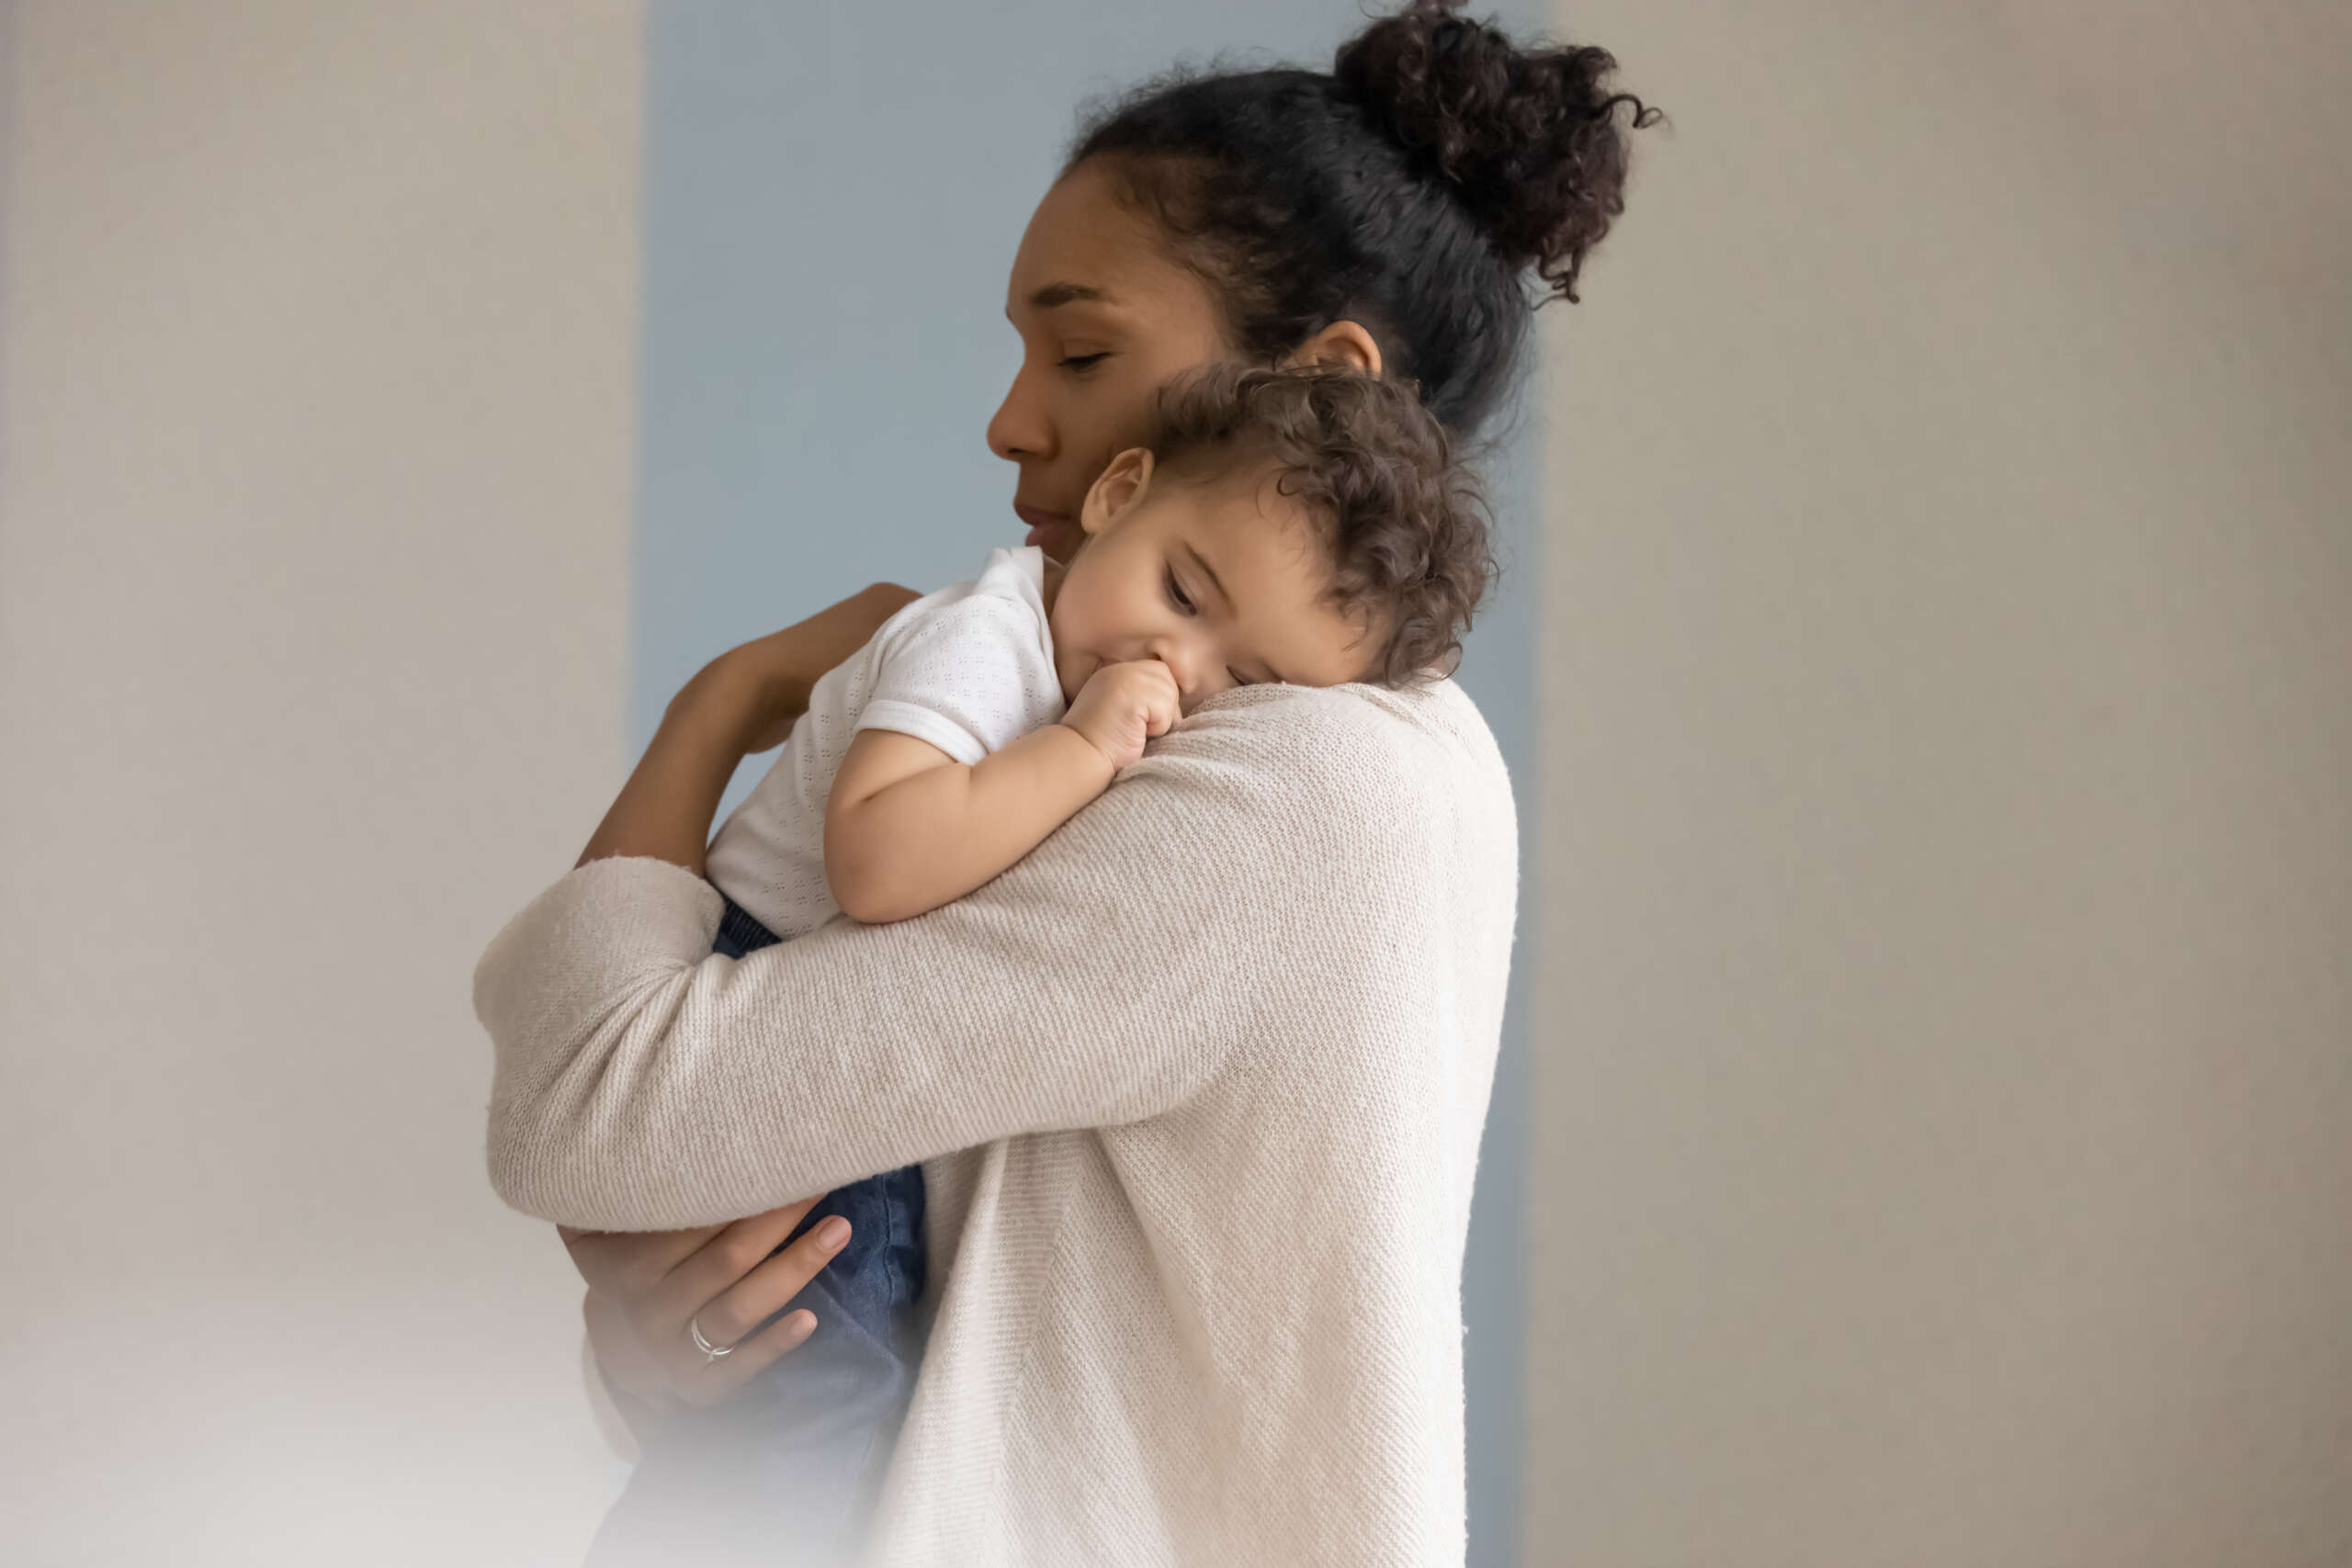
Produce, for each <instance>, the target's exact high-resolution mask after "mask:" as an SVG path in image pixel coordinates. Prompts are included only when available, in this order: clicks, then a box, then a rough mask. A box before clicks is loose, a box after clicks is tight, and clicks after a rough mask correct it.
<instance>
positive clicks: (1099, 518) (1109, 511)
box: [1078, 446, 1153, 534]
mask: <svg viewBox="0 0 2352 1568" xmlns="http://www.w3.org/2000/svg"><path fill="white" fill-rule="evenodd" d="M1152 468H1153V458H1152V455H1151V448H1150V447H1148V446H1130V447H1128V448H1127V449H1126V450H1125V451H1124V452H1122V453H1120V454H1119V455H1118V456H1117V457H1114V458H1112V459H1111V460H1110V462H1108V463H1106V464H1104V465H1103V471H1102V472H1101V473H1100V474H1097V475H1096V476H1095V477H1094V483H1093V484H1092V485H1091V487H1089V489H1088V490H1087V492H1086V504H1085V505H1084V506H1083V507H1081V508H1080V510H1079V514H1078V525H1079V526H1080V528H1082V529H1084V530H1085V531H1086V532H1087V533H1089V534H1097V533H1100V532H1102V531H1103V528H1104V527H1105V526H1106V525H1109V524H1112V523H1114V522H1116V521H1117V520H1118V519H1119V518H1120V517H1121V516H1123V515H1125V513H1128V512H1131V511H1133V510H1134V509H1135V507H1136V503H1137V502H1141V501H1142V500H1143V498H1144V496H1145V494H1146V493H1147V492H1148V491H1149V490H1150V489H1151V474H1152Z"/></svg>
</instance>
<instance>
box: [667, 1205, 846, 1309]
mask: <svg viewBox="0 0 2352 1568" xmlns="http://www.w3.org/2000/svg"><path fill="white" fill-rule="evenodd" d="M823 1197H824V1194H823V1193H821V1192H820V1193H819V1194H817V1196H816V1197H815V1198H803V1199H802V1200H801V1201H799V1202H797V1203H786V1205H785V1206H784V1207H783V1208H781V1209H770V1210H769V1211H768V1212H767V1213H764V1214H753V1215H752V1216H751V1217H750V1218H748V1219H741V1220H737V1221H736V1222H735V1223H734V1224H731V1225H726V1226H722V1227H721V1228H720V1229H719V1230H718V1231H717V1232H715V1233H714V1234H713V1235H711V1236H710V1237H709V1239H707V1240H706V1241H705V1242H704V1243H703V1244H702V1245H701V1246H700V1247H696V1248H695V1250H694V1251H693V1252H692V1253H690V1254H688V1255H687V1256H686V1257H684V1258H680V1259H679V1260H678V1261H677V1263H676V1264H674V1265H673V1267H672V1268H671V1269H670V1272H669V1274H668V1275H667V1276H666V1277H665V1278H664V1279H663V1280H662V1298H663V1301H664V1302H665V1303H667V1304H668V1305H669V1306H670V1308H671V1310H673V1311H674V1312H676V1313H678V1314H690V1313H695V1312H698V1311H700V1310H701V1309H702V1308H703V1307H704V1306H705V1305H707V1304H708V1303H709V1302H710V1301H711V1300H712V1299H713V1298H714V1297H717V1296H719V1295H722V1294H724V1293H725V1292H726V1291H727V1290H728V1289H729V1287H730V1286H732V1285H735V1284H737V1283H739V1282H740V1281H741V1280H742V1279H743V1278H744V1277H745V1276H746V1275H748V1274H750V1273H751V1272H752V1269H757V1268H758V1267H759V1266H760V1265H761V1264H763V1263H764V1262H766V1261H767V1258H768V1254H769V1253H771V1252H774V1251H775V1249H776V1248H777V1247H782V1246H783V1245H784V1238H785V1237H786V1236H788V1235H791V1234H792V1227H793V1226H795V1225H797V1224H799V1223H800V1222H801V1220H803V1219H804V1218H806V1217H807V1215H808V1213H809V1210H811V1209H813V1208H815V1207H816V1206H817V1204H818V1202H819V1201H820V1200H821V1199H822V1198H823ZM744 1326H745V1327H749V1326H751V1325H749V1324H746V1325H744Z"/></svg>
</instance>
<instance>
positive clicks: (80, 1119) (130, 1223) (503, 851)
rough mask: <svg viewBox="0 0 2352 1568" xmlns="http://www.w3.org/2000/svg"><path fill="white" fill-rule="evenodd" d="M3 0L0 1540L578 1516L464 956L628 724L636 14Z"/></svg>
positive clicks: (610, 9)
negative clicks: (492, 1148)
mask: <svg viewBox="0 0 2352 1568" xmlns="http://www.w3.org/2000/svg"><path fill="white" fill-rule="evenodd" d="M6 26H7V28H8V34H7V36H6V39H5V46H6V89H5V90H6V96H7V100H8V101H7V113H8V120H7V124H6V153H5V164H0V182H5V184H0V200H5V204H6V205H5V208H0V224H4V226H5V240H0V867H5V868H6V869H5V871H0V1064H5V1067H4V1068H0V1070H5V1077H6V1091H5V1093H0V1181H5V1184H6V1190H7V1191H8V1194H9V1198H8V1201H7V1203H6V1233H5V1237H0V1256H5V1258H6V1270H7V1277H8V1287H7V1290H6V1292H5V1297H6V1300H5V1303H0V1387H5V1389H6V1395H5V1398H0V1475H5V1477H6V1481H5V1483H0V1496H5V1498H6V1501H5V1502H4V1503H0V1559H5V1560H6V1561H7V1562H24V1563H32V1562H41V1563H49V1562H107V1563H115V1562H124V1563H128V1562H172V1563H220V1564H237V1565H244V1564H252V1563H260V1562H282V1563H334V1564H338V1565H342V1564H362V1563H386V1564H390V1563H401V1564H409V1563H452V1564H455V1563H465V1564H477V1563H479V1564H492V1563H497V1564H505V1563H537V1562H545V1563H569V1562H576V1561H577V1560H578V1557H579V1553H580V1551H581V1550H582V1547H583V1546H584V1544H585V1542H586V1540H587V1538H588V1534H589V1532H590V1530H591V1529H593V1528H594V1522H595V1520H596V1518H597V1517H598V1515H599V1514H600V1512H601V1510H602V1508H603V1506H604V1503H605V1499H606V1498H607V1497H608V1496H609V1495H610V1492H611V1490H612V1487H613V1485H614V1483H615V1481H616V1466H615V1464H614V1462H613V1461H610V1460H609V1459H608V1458H606V1457H605V1455H604V1453H603V1452H602V1450H600V1449H599V1448H598V1446H597V1443H596V1439H595V1437H594V1432H593V1429H592V1428H591V1427H589V1426H588V1425H587V1423H586V1421H585V1419H584V1417H583V1415H582V1406H581V1404H580V1401H579V1395H578V1393H577V1386H576V1382H575V1367H576V1362H575V1359H574V1358H575V1357H576V1354H577V1341H576V1339H575V1338H574V1337H573V1335H572V1332H571V1329H570V1328H569V1327H568V1326H567V1323H566V1320H565V1317H564V1315H563V1314H564V1310H565V1309H564V1307H563V1305H562V1303H564V1301H565V1300H566V1299H567V1298H568V1297H569V1296H570V1294H571V1291H572V1289H573V1286H572V1284H571V1274H570V1271H569V1269H568V1268H567V1266H566V1265H565V1263H564V1261H563V1259H562V1255H561V1252H560V1248H559V1247H557V1245H556V1243H555V1241H554V1239H553V1236H552V1235H551V1234H550V1233H548V1232H547V1231H546V1230H545V1229H544V1228H543V1227H539V1226H536V1225H533V1224H530V1223H529V1222H527V1221H525V1220H523V1219H521V1218H519V1217H518V1216H515V1215H514V1214H511V1213H507V1212H505V1211H504V1210H503V1209H502V1208H501V1207H500V1206H499V1205H498V1203H497V1201H495V1199H494V1198H493V1197H492V1194H491V1191H490V1189H489V1186H488V1184H487V1182H486V1180H485V1179H484V1177H483V1175H482V1170H481V1139H482V1127H483V1120H482V1110H483V1103H484V1100H485V1097H486V1092H487V1088H488V1053H487V1051H486V1049H485V1047H484V1043H483V1041H482V1039H481V1032H480V1030H479V1028H478V1027H477V1026H476V1024H475V1023H474V1021H473V1018H472V1013H471V1010H470V1007H469V999H468V981H469V974H470V971H471V966H472V964H473V959H474V956H475V954H476V953H477V952H478V951H479V950H480V948H481V944H482V942H484V941H486V940H487V939H488V937H489V935H490V934H491V932H492V931H493V930H495V929H496V926H497V923H498V922H499V921H500V920H501V919H503V918H504V917H505V915H507V914H509V913H511V912H512V910H513V909H514V908H515V907H516V906H517V904H518V903H519V901H520V900H521V899H522V898H524V897H528V895H529V894H530V892H532V891H534V890H536V888H537V886H540V885H542V884H543V883H544V882H545V881H546V880H548V878H549V876H550V875H551V874H553V872H554V871H555V870H557V869H560V868H561V867H562V866H565V865H568V864H570V863H571V856H572V855H573V854H574V853H575V852H577V848H578V844H577V841H576V840H578V838H579V836H580V835H581V834H582V831H583V829H582V824H583V823H588V822H593V821H594V818H595V816H596V813H597V811H598V810H599V809H600V808H601V805H602V803H603V802H604V801H605V799H606V798H608V796H609V795H610V792H611V790H612V788H613V787H614V785H615V784H616V780H617V778H618V776H619V773H620V771H621V768H622V766H623V758H622V745H623V733H622V714H621V711H620V704H621V701H622V694H623V693H624V691H625V690H626V685H627V682H626V648H625V637H624V627H625V622H626V617H627V575H626V573H627V561H628V494H629V448H630V436H631V421H632V417H633V414H632V406H633V405H632V400H631V374H632V367H631V355H632V322H633V318H634V309H635V296H636V267H637V248H638V247H637V235H636V231H635V224H636V205H637V154H638V145H639V118H640V113H639V17H638V15H637V9H636V7H635V6H633V5H629V4H618V3H615V4H594V5H565V6H511V5H501V6H478V5H474V4H470V3H467V0H446V3H441V4H434V5H420V4H403V5H400V6H369V7H359V6H320V5H316V4H311V3H310V0H245V3H241V4H224V3H208V4H205V5H202V6H149V5H138V4H103V5H101V4H94V3H92V0H33V3H29V4H24V5H19V6H13V7H11V8H10V10H9V11H8V12H7V13H6ZM549 627H557V628H560V630H559V631H558V632H556V633H555V634H554V635H552V636H551V635H550V634H549V631H548V628H549ZM542 808H543V809H542ZM521 821H536V822H537V823H540V824H542V826H541V827H539V828H537V829H532V830H530V831H527V832H523V833H516V832H515V830H514V829H513V827H512V824H514V823H516V822H521Z"/></svg>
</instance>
